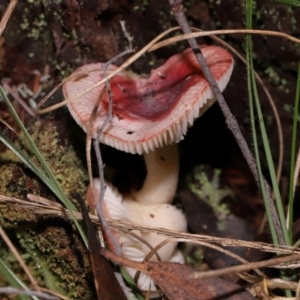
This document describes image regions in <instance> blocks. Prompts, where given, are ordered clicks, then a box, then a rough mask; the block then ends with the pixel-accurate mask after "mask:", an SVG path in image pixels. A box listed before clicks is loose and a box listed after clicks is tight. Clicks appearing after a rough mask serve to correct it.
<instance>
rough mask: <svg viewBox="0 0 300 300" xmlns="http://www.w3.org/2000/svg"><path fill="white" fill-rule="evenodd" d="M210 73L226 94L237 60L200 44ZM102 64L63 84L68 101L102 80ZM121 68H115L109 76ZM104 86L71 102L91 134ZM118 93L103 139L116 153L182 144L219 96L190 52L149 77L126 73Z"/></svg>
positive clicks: (117, 82) (114, 83) (101, 110)
mask: <svg viewBox="0 0 300 300" xmlns="http://www.w3.org/2000/svg"><path fill="white" fill-rule="evenodd" d="M201 51H202V53H203V55H204V57H205V59H206V61H207V64H208V66H209V67H210V70H211V72H212V74H213V76H214V78H215V80H216V81H217V83H218V85H219V88H220V89H221V90H223V89H224V88H225V87H226V85H227V83H228V81H229V78H230V75H231V73H232V69H233V58H232V56H231V55H230V54H229V53H228V52H227V51H226V50H225V49H223V48H221V47H217V46H201ZM102 65H103V64H102V63H97V64H89V65H84V66H82V67H81V68H79V69H77V70H76V71H74V72H73V74H72V77H73V76H74V75H78V77H77V78H75V79H73V80H70V81H68V82H66V83H65V84H64V86H63V91H64V95H65V97H66V98H69V97H74V96H76V95H77V94H78V93H81V92H84V91H85V90H86V89H88V88H90V87H92V86H93V85H95V83H97V82H99V81H100V80H101V79H102V77H101V74H102ZM116 69H117V67H116V66H114V65H110V66H109V67H108V69H107V71H106V75H109V74H110V73H111V72H113V71H115V70H116ZM103 87H104V84H102V85H100V86H98V87H97V88H95V89H93V90H92V91H90V92H88V93H86V94H84V95H83V96H81V97H79V98H78V99H76V100H74V101H71V102H70V103H68V108H69V111H70V113H71V115H72V116H73V118H74V119H75V120H76V122H77V123H78V124H79V125H80V126H81V127H82V128H83V129H84V130H85V131H86V130H87V126H88V122H89V118H90V116H91V113H92V110H93V107H94V105H95V102H96V101H97V98H98V96H99V94H100V92H101V90H102V89H103ZM110 87H111V91H112V94H113V117H112V119H111V121H110V123H109V124H108V125H107V126H106V128H105V129H104V130H103V132H102V135H101V137H100V141H101V142H102V143H104V144H107V145H110V146H112V147H114V148H116V149H119V150H122V151H125V152H130V153H133V154H135V153H139V154H142V153H144V152H149V151H153V150H155V149H156V148H159V147H162V146H165V145H168V144H172V143H177V142H179V141H180V140H181V139H182V138H183V136H184V135H185V134H186V132H187V129H188V126H189V125H192V124H193V122H194V120H195V119H196V118H198V117H199V116H200V115H201V114H202V113H203V112H204V111H205V110H206V109H207V108H208V107H210V106H211V105H212V104H213V103H214V101H215V100H214V95H213V92H212V90H211V88H210V87H209V84H208V82H207V81H206V79H205V77H204V75H203V72H202V71H201V68H200V67H199V64H198V62H197V61H196V58H195V56H194V54H193V52H192V50H191V49H186V50H185V51H183V52H181V53H179V54H176V55H173V56H172V57H170V58H169V59H168V60H167V61H166V62H165V63H164V65H162V66H161V67H159V68H157V69H154V70H152V71H151V74H150V76H149V77H147V78H143V77H141V76H138V75H136V74H133V73H132V72H126V71H122V72H120V73H118V74H117V75H116V76H115V77H113V78H112V79H111V80H110ZM108 100H109V98H108V94H107V92H105V93H104V95H103V97H102V100H101V102H100V105H99V107H98V111H97V117H96V120H95V124H94V138H95V137H96V136H97V128H98V127H99V126H101V125H102V124H103V122H104V121H105V119H106V118H107V114H108Z"/></svg>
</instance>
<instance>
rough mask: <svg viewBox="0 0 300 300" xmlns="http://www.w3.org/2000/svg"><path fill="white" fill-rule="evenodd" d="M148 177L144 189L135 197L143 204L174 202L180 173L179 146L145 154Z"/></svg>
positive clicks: (134, 194)
mask: <svg viewBox="0 0 300 300" xmlns="http://www.w3.org/2000/svg"><path fill="white" fill-rule="evenodd" d="M144 159H145V163H146V168H147V176H146V179H145V182H144V184H143V186H142V188H141V189H140V190H139V191H137V192H134V193H133V197H134V198H135V200H136V201H137V202H139V203H143V204H162V203H171V202H172V201H173V198H174V195H175V192H176V188H177V183H178V172H179V158H178V149H177V144H173V145H169V146H165V147H162V148H158V149H157V150H155V151H151V152H149V153H145V154H144Z"/></svg>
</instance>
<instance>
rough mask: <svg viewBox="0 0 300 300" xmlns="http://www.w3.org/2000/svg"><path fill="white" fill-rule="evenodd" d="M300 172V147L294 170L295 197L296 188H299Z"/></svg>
mask: <svg viewBox="0 0 300 300" xmlns="http://www.w3.org/2000/svg"><path fill="white" fill-rule="evenodd" d="M299 171H300V147H299V149H298V154H297V159H296V165H295V170H294V183H293V193H294V196H295V190H296V186H297V180H298V177H299Z"/></svg>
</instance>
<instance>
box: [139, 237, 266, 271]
mask: <svg viewBox="0 0 300 300" xmlns="http://www.w3.org/2000/svg"><path fill="white" fill-rule="evenodd" d="M172 242H176V243H179V242H185V243H188V242H191V243H194V244H198V245H201V246H204V247H209V248H211V249H214V250H217V251H219V252H221V253H224V254H226V255H228V256H230V257H232V258H234V259H236V260H237V261H239V262H241V263H243V264H248V263H249V262H248V261H247V260H245V259H244V258H242V257H240V256H238V255H237V254H235V253H233V252H230V251H228V250H226V249H224V248H222V247H219V246H217V245H214V244H211V243H206V242H198V241H194V240H187V239H179V238H176V239H174V238H167V239H165V240H163V241H162V242H161V243H159V244H158V245H157V246H156V247H155V248H153V250H152V251H151V252H149V253H148V255H147V256H146V257H145V259H144V261H148V260H149V259H150V258H151V257H152V255H153V253H154V252H157V251H158V250H159V249H160V248H162V247H163V246H164V245H166V244H167V243H172ZM254 271H255V272H256V273H257V274H258V275H260V276H261V277H264V276H265V275H264V274H263V273H262V272H261V271H260V270H258V269H254Z"/></svg>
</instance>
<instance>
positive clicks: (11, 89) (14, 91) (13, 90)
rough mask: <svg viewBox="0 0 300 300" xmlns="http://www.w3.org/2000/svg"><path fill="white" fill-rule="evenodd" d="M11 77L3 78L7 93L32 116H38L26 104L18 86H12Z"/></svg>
mask: <svg viewBox="0 0 300 300" xmlns="http://www.w3.org/2000/svg"><path fill="white" fill-rule="evenodd" d="M10 81H11V80H10V79H8V78H5V79H2V80H1V84H2V86H3V89H4V90H5V91H6V93H7V94H10V95H11V96H12V97H13V98H14V99H15V100H16V101H17V102H18V103H19V104H20V105H21V106H22V107H23V109H24V110H25V111H26V112H27V113H28V114H29V115H31V116H32V117H34V118H36V115H35V113H34V111H33V110H32V109H31V108H30V107H29V106H28V105H27V104H26V102H25V101H24V100H23V99H22V98H21V97H20V96H19V94H18V91H17V89H16V87H15V86H14V87H11V86H10V84H9V83H10Z"/></svg>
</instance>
